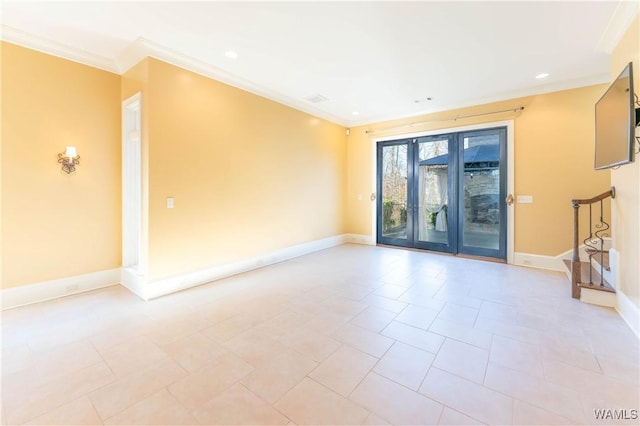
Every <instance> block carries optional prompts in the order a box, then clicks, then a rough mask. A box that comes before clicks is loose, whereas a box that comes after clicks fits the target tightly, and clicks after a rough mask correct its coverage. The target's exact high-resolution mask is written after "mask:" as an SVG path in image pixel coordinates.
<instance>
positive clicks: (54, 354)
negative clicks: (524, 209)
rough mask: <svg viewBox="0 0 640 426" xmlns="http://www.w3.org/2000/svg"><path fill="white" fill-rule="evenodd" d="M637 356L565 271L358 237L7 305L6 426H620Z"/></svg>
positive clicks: (607, 314) (606, 312) (627, 335)
mask: <svg viewBox="0 0 640 426" xmlns="http://www.w3.org/2000/svg"><path fill="white" fill-rule="evenodd" d="M639 353H640V351H639V345H638V339H637V338H636V337H635V336H634V335H633V334H632V333H631V331H630V330H629V329H628V327H627V326H626V325H625V324H624V322H623V321H622V319H621V318H620V317H619V316H618V315H617V314H616V313H615V312H614V311H613V310H611V309H605V308H601V307H596V306H591V305H587V304H583V303H580V302H578V301H576V300H573V299H571V297H570V291H569V285H568V282H567V279H566V277H565V276H564V275H563V274H560V273H553V272H545V271H539V270H533V269H526V268H518V267H513V266H507V265H502V264H495V263H489V262H481V261H475V260H469V259H461V258H455V257H451V256H443V255H437V254H430V253H419V252H413V251H404V250H395V249H389V248H380V247H367V246H357V245H343V246H339V247H336V248H332V249H329V250H324V251H321V252H318V253H315V254H312V255H308V256H304V257H301V258H297V259H295V260H291V261H288V262H284V263H280V264H277V265H273V266H270V267H267V268H263V269H260V270H256V271H253V272H250V273H246V274H242V275H238V276H235V277H232V278H228V279H225V280H222V281H218V282H215V283H212V284H208V285H204V286H200V287H197V288H194V289H191V290H188V291H184V292H181V293H178V294H174V295H170V296H167V297H163V298H160V299H158V300H154V301H151V302H144V301H141V300H140V299H138V298H137V297H136V296H134V295H132V294H131V293H129V292H128V291H127V290H125V289H124V288H122V287H120V286H114V287H110V288H107V289H103V290H99V291H94V292H90V293H84V294H80V295H76V296H72V297H67V298H63V299H58V300H53V301H49V302H45V303H39V304H35V305H31V306H27V307H23V308H18V309H13V310H8V311H4V312H2V352H1V354H2V359H1V362H2V389H1V390H2V424H3V425H13V424H33V425H36V424H40V425H45V424H46V425H52V424H65V425H72V424H73V425H76V424H92V425H93V424H110V425H113V424H120V425H124V424H126V425H130V424H162V425H169V424H207V425H208V424H211V425H213V424H288V423H297V424H387V423H390V424H448V425H451V424H608V423H611V422H612V421H611V420H608V421H598V420H596V419H595V417H594V413H593V409H594V408H599V409H626V410H629V411H628V413H631V412H630V410H637V409H638V408H640V407H639V405H640V404H639V367H638V365H639V360H638V358H639V356H640V355H639ZM623 423H624V422H623ZM627 423H629V424H637V421H627Z"/></svg>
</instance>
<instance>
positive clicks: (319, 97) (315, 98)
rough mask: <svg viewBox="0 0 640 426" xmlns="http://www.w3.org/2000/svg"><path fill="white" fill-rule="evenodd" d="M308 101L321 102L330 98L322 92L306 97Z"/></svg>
mask: <svg viewBox="0 0 640 426" xmlns="http://www.w3.org/2000/svg"><path fill="white" fill-rule="evenodd" d="M304 99H305V100H306V101H309V102H311V103H312V104H319V103H320V102H325V101H328V100H329V98H326V97H324V96H322V95H321V94H319V93H318V94H317V95H313V96H309V97H306V98H304Z"/></svg>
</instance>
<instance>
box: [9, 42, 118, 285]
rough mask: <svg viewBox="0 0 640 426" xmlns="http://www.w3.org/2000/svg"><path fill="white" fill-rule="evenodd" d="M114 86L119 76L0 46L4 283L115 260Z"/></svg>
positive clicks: (52, 275)
mask: <svg viewBox="0 0 640 426" xmlns="http://www.w3.org/2000/svg"><path fill="white" fill-rule="evenodd" d="M119 93H120V77H119V76H118V75H115V74H112V73H109V72H105V71H101V70H98V69H95V68H91V67H88V66H85V65H81V64H78V63H75V62H71V61H68V60H64V59H59V58H56V57H53V56H49V55H45V54H42V53H39V52H36V51H33V50H29V49H25V48H22V47H18V46H15V45H12V44H9V43H2V99H1V101H2V248H3V250H2V288H9V287H14V286H19V285H24V284H31V283H35V282H41V281H45V280H51V279H56V278H63V277H68V276H73V275H79V274H84V273H90V272H96V271H101V270H106V269H111V268H117V267H119V266H120V251H121V249H120V234H121V231H120V222H121V220H120V96H119ZM67 145H75V146H76V147H77V150H78V154H79V155H80V157H81V159H80V165H79V166H78V169H77V172H76V173H75V174H72V175H66V174H64V173H63V172H61V170H60V165H59V164H58V163H57V154H58V153H59V152H62V151H64V149H65V146H67Z"/></svg>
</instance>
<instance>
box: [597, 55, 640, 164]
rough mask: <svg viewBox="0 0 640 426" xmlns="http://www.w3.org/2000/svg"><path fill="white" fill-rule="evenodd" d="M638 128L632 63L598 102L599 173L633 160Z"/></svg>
mask: <svg viewBox="0 0 640 426" xmlns="http://www.w3.org/2000/svg"><path fill="white" fill-rule="evenodd" d="M635 125H636V112H635V99H634V92H633V66H632V63H631V62H629V64H628V65H627V66H626V67H625V68H624V70H622V72H621V73H620V75H619V76H618V78H616V79H615V80H614V81H613V83H611V85H610V86H609V88H608V89H607V91H606V92H605V94H604V95H602V97H601V98H600V100H599V101H598V102H597V103H596V149H595V168H596V170H599V169H606V168H609V167H615V166H620V165H622V164H627V163H631V162H632V161H633V154H634V141H635V129H634V128H635Z"/></svg>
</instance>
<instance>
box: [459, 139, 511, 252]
mask: <svg viewBox="0 0 640 426" xmlns="http://www.w3.org/2000/svg"><path fill="white" fill-rule="evenodd" d="M504 135H505V133H504V132H503V131H501V130H490V131H484V132H476V133H475V134H463V135H461V136H460V137H461V140H460V145H461V146H460V147H459V151H458V152H461V154H462V157H463V164H461V167H462V168H463V169H462V170H461V174H460V176H461V186H462V187H461V191H460V199H461V201H460V206H459V208H460V228H461V229H460V230H459V238H461V241H459V245H460V246H461V250H460V251H461V252H464V253H468V254H477V255H482V256H494V257H501V256H502V253H503V252H504V251H505V245H506V244H505V241H506V240H505V238H504V232H505V229H506V227H505V223H504V221H505V219H504V217H503V216H504V214H505V213H506V211H505V209H504V202H503V199H504V192H505V182H506V180H505V179H504V177H503V176H502V174H503V173H502V167H501V165H502V164H501V158H502V156H503V152H504V149H503V145H504V143H505V138H504Z"/></svg>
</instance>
